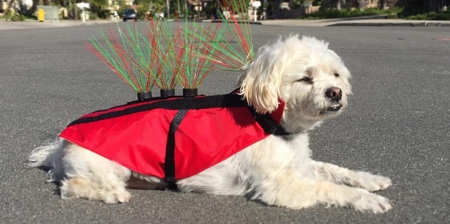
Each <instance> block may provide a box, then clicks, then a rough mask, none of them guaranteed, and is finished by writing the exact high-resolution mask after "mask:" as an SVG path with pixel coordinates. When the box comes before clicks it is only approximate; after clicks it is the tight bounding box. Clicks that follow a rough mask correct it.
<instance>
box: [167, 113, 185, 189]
mask: <svg viewBox="0 0 450 224" xmlns="http://www.w3.org/2000/svg"><path fill="white" fill-rule="evenodd" d="M187 112H188V110H186V109H183V110H179V111H178V112H177V113H176V114H175V117H174V118H173V119H172V121H171V122H170V127H169V133H168V135H167V145H166V159H165V164H164V171H165V177H164V181H165V182H166V183H167V184H168V187H167V188H169V189H172V190H174V189H176V188H177V185H176V183H177V180H176V179H175V133H176V132H177V129H178V126H180V124H181V121H183V118H184V117H185V116H186V114H187Z"/></svg>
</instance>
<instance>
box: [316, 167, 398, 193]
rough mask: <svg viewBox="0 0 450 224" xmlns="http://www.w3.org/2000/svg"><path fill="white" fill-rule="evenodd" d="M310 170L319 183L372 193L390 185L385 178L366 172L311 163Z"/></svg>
mask: <svg viewBox="0 0 450 224" xmlns="http://www.w3.org/2000/svg"><path fill="white" fill-rule="evenodd" d="M311 169H312V170H313V172H314V173H315V176H316V178H317V179H318V180H319V181H320V180H324V181H331V182H333V183H336V184H347V185H350V186H355V187H359V188H363V189H366V190H368V191H372V192H373V191H379V190H384V189H386V188H388V187H389V186H391V185H392V181H391V180H390V179H389V178H387V177H383V176H378V175H373V174H371V173H367V172H361V171H359V172H358V171H352V170H349V169H346V168H342V167H339V166H336V165H333V164H329V163H323V162H317V161H311Z"/></svg>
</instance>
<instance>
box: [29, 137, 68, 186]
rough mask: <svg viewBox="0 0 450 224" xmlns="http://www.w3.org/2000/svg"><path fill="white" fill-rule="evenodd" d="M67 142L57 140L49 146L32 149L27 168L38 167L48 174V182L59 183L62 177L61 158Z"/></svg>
mask: <svg viewBox="0 0 450 224" xmlns="http://www.w3.org/2000/svg"><path fill="white" fill-rule="evenodd" d="M66 145H67V141H65V140H62V139H59V140H57V141H55V142H53V143H51V144H49V145H46V146H41V147H38V148H36V149H34V150H33V151H32V152H31V154H30V157H28V166H29V167H38V168H40V169H42V170H45V171H47V172H48V181H49V182H59V181H61V180H62V178H63V177H64V167H63V164H62V158H63V156H64V150H63V149H64V148H65V146H66Z"/></svg>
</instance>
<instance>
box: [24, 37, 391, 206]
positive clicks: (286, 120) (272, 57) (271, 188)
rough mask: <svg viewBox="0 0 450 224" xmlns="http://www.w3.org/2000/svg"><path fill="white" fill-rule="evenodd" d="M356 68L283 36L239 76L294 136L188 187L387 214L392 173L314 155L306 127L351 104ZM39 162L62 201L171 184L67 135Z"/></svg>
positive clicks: (269, 141)
mask: <svg viewBox="0 0 450 224" xmlns="http://www.w3.org/2000/svg"><path fill="white" fill-rule="evenodd" d="M349 78H350V72H349V71H348V69H347V68H346V67H345V65H344V64H343V62H342V60H341V59H340V58H339V56H338V55H337V54H336V53H334V52H333V51H332V50H329V49H328V43H325V42H324V41H321V40H317V39H315V38H312V37H299V36H297V35H294V36H290V37H288V38H286V39H283V38H279V39H278V40H276V41H275V42H274V43H272V44H268V45H266V46H264V47H262V48H261V49H260V50H259V54H258V57H257V58H256V60H255V61H254V62H253V63H252V64H251V65H250V66H249V67H248V69H247V72H246V73H245V74H244V75H243V77H242V78H241V80H240V83H241V94H242V95H243V97H244V98H245V99H246V100H247V102H248V103H249V104H250V105H252V106H253V107H254V108H255V109H256V110H257V112H259V113H268V112H271V111H273V110H275V109H276V108H277V107H278V103H279V99H282V100H283V101H284V102H285V103H286V108H285V111H284V114H283V117H282V121H281V125H282V126H283V127H284V128H285V130H286V131H288V132H290V133H292V134H291V135H289V136H287V137H286V136H285V137H279V136H269V137H267V138H265V139H264V140H262V141H259V142H257V143H255V144H253V145H251V146H249V147H247V148H246V149H244V150H242V151H240V152H239V153H237V154H235V155H233V156H231V157H230V158H228V159H226V160H225V161H223V162H221V163H219V164H217V165H215V166H213V167H211V168H209V169H207V170H205V171H203V172H201V173H199V174H197V175H195V176H192V177H189V178H186V179H182V180H179V181H178V183H177V186H178V189H179V190H181V191H184V192H205V193H210V194H221V195H247V196H249V197H250V198H252V199H255V200H260V201H262V202H264V203H267V204H269V205H276V206H283V207H288V208H293V209H299V208H307V207H310V206H313V205H316V204H325V205H336V206H350V207H353V208H355V209H356V210H360V211H371V212H374V213H380V212H385V211H387V210H389V209H391V208H392V204H391V203H390V202H389V200H388V199H386V198H384V197H382V196H379V195H376V194H373V193H370V191H378V190H383V189H385V188H387V187H388V186H390V185H391V180H390V179H389V178H386V177H382V176H377V175H372V174H370V173H366V172H355V171H351V170H348V169H345V168H341V167H338V166H336V165H332V164H327V163H323V162H317V161H313V160H312V159H311V158H310V149H309V146H308V133H307V131H308V130H310V129H312V128H314V127H315V126H317V125H318V124H320V123H321V122H322V121H323V120H324V119H326V118H330V117H335V116H337V115H338V114H340V113H341V112H342V111H343V109H344V108H345V107H346V106H347V95H348V94H351V86H350V84H349ZM29 160H30V165H31V166H34V167H38V166H47V167H50V169H51V171H50V176H51V178H50V179H51V180H53V181H61V183H62V185H61V196H62V198H64V199H66V198H86V199H92V200H101V201H104V202H106V203H118V202H121V203H125V202H128V201H129V200H130V193H129V192H128V191H127V190H126V187H136V188H146V189H164V187H165V183H164V181H163V180H161V179H158V178H156V177H151V176H144V175H141V174H138V173H135V172H133V171H130V170H128V169H127V168H125V167H123V166H121V165H119V164H117V163H115V162H113V161H109V160H107V159H105V158H103V157H100V156H99V155H97V154H95V153H93V152H91V151H89V150H86V149H83V148H81V147H79V146H77V145H73V144H70V143H68V142H66V141H64V140H59V141H58V142H56V143H54V144H51V145H49V146H44V147H40V148H37V149H36V150H34V151H33V152H32V154H31V156H30V158H29Z"/></svg>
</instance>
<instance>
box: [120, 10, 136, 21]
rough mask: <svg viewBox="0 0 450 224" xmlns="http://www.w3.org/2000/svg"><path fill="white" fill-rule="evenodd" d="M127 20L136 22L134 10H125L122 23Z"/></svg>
mask: <svg viewBox="0 0 450 224" xmlns="http://www.w3.org/2000/svg"><path fill="white" fill-rule="evenodd" d="M129 19H132V20H134V21H137V12H136V10H134V9H125V11H124V12H123V21H124V22H126V21H127V20H129Z"/></svg>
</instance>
